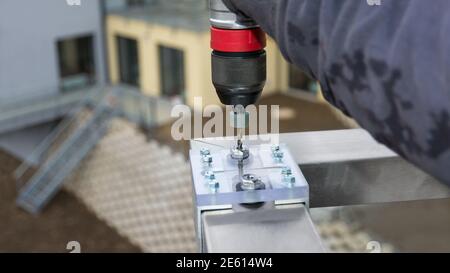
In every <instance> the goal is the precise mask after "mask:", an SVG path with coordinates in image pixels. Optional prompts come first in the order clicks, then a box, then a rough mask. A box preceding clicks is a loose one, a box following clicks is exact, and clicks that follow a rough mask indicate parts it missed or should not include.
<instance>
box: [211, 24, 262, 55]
mask: <svg viewBox="0 0 450 273" xmlns="http://www.w3.org/2000/svg"><path fill="white" fill-rule="evenodd" d="M265 47H266V34H265V33H264V32H263V31H262V30H261V28H250V29H238V30H236V29H220V28H215V27H211V48H212V49H214V50H217V51H222V52H253V51H260V50H263V49H264V48H265Z"/></svg>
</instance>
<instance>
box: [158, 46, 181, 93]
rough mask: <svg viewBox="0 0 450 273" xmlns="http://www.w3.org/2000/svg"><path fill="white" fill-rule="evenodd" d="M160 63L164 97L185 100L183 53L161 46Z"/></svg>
mask: <svg viewBox="0 0 450 273" xmlns="http://www.w3.org/2000/svg"><path fill="white" fill-rule="evenodd" d="M159 63H160V75H161V93H162V95H163V96H166V97H171V98H179V99H181V100H184V95H185V94H184V89H185V79H184V53H183V51H181V50H178V49H174V48H170V47H165V46H160V47H159Z"/></svg>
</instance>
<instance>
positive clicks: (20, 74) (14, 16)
mask: <svg viewBox="0 0 450 273" xmlns="http://www.w3.org/2000/svg"><path fill="white" fill-rule="evenodd" d="M72 2H74V3H75V2H76V1H64V0H39V1H29V0H2V1H0V147H2V148H4V149H6V150H8V151H10V152H11V153H12V154H14V155H16V156H18V157H19V158H22V157H25V156H26V155H27V154H29V153H30V151H31V150H32V149H33V148H34V146H35V145H36V143H39V141H40V140H41V139H42V138H43V137H45V136H46V135H47V134H48V133H49V132H50V131H51V130H52V128H53V125H52V124H53V122H55V120H58V119H59V118H61V117H62V116H64V114H65V113H66V112H67V111H68V109H69V108H70V106H72V105H74V104H76V103H77V101H78V100H80V99H81V98H82V97H83V93H86V92H89V90H90V88H91V87H93V86H95V85H103V84H105V83H106V74H107V73H106V69H107V65H106V61H105V56H106V52H105V44H104V31H103V30H104V20H103V19H104V17H103V15H104V12H103V1H101V0H89V1H83V0H82V1H81V5H71V3H72Z"/></svg>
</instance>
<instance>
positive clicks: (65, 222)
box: [0, 151, 140, 252]
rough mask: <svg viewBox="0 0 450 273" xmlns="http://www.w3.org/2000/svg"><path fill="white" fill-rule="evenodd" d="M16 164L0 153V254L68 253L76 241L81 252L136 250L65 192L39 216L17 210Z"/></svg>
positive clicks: (6, 155)
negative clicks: (71, 242)
mask: <svg viewBox="0 0 450 273" xmlns="http://www.w3.org/2000/svg"><path fill="white" fill-rule="evenodd" d="M19 164H20V162H19V161H18V160H16V159H15V158H13V157H11V156H10V155H8V154H6V153H5V152H3V151H0V252H68V250H66V245H67V243H68V242H69V241H78V242H79V243H80V244H81V251H82V252H139V251H140V249H139V248H137V247H136V246H134V245H132V244H131V243H130V242H128V240H126V239H125V238H123V237H121V236H120V235H119V234H118V233H117V232H116V231H115V230H114V229H112V228H110V227H109V226H107V225H106V224H105V223H104V222H102V221H100V220H99V219H98V218H97V217H96V216H95V215H94V214H92V213H91V212H90V211H88V210H87V208H86V207H85V206H84V204H83V203H81V202H80V201H78V200H77V199H76V198H75V197H73V196H72V195H71V194H68V193H67V192H66V191H61V192H60V193H59V194H57V196H56V198H55V199H53V201H52V202H51V203H50V205H49V206H48V207H47V208H46V210H45V211H44V213H42V215H39V216H32V215H29V214H27V213H26V212H24V211H22V210H21V209H19V208H17V207H16V206H15V202H14V200H15V197H16V189H15V182H14V179H13V177H12V172H13V171H14V170H15V168H17V166H18V165H19Z"/></svg>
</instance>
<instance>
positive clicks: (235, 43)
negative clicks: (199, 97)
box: [211, 27, 266, 107]
mask: <svg viewBox="0 0 450 273" xmlns="http://www.w3.org/2000/svg"><path fill="white" fill-rule="evenodd" d="M265 45H266V38H265V34H264V32H263V31H262V30H261V29H260V28H251V29H242V30H231V29H218V28H214V27H213V28H211V47H212V49H213V52H212V56H211V57H212V58H211V59H212V81H213V84H214V87H215V89H216V92H217V95H218V96H219V99H220V101H221V102H222V103H223V104H225V105H242V106H244V107H245V106H247V105H249V104H254V103H255V102H256V101H257V100H258V98H259V96H260V95H261V92H262V90H263V88H264V85H265V82H266V52H265V50H264V47H265Z"/></svg>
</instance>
